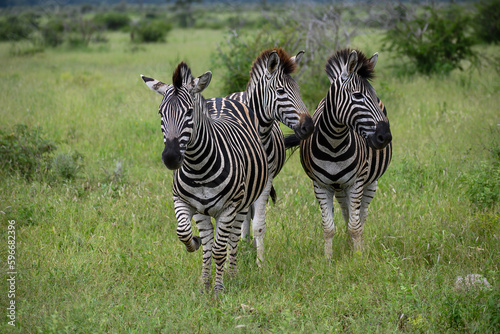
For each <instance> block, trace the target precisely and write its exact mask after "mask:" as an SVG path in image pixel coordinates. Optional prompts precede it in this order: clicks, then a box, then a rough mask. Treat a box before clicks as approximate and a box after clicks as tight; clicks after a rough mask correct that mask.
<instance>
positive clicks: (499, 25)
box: [474, 0, 500, 43]
mask: <svg viewBox="0 0 500 334" xmlns="http://www.w3.org/2000/svg"><path fill="white" fill-rule="evenodd" d="M476 7H477V14H476V16H475V18H474V24H475V29H476V34H477V37H478V38H479V39H480V40H483V41H485V42H487V43H498V42H499V41H500V0H482V1H480V2H479V3H478V4H476Z"/></svg>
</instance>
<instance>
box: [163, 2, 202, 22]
mask: <svg viewBox="0 0 500 334" xmlns="http://www.w3.org/2000/svg"><path fill="white" fill-rule="evenodd" d="M167 1H168V2H170V1H172V2H173V3H174V10H175V11H176V12H177V14H176V15H175V17H176V19H177V21H178V24H179V26H180V27H181V28H189V27H192V26H194V24H195V21H196V19H195V15H194V13H193V5H194V4H195V3H200V2H201V1H202V0H167Z"/></svg>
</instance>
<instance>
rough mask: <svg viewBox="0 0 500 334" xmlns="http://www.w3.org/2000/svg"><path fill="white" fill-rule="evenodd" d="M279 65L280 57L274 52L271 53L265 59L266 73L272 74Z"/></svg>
mask: <svg viewBox="0 0 500 334" xmlns="http://www.w3.org/2000/svg"><path fill="white" fill-rule="evenodd" d="M279 64H280V57H279V56H278V53H277V52H276V51H273V52H271V54H270V55H269V58H268V59H267V71H268V72H269V74H273V73H274V71H276V69H277V68H278V65H279Z"/></svg>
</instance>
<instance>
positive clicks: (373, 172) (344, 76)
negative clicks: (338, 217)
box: [285, 49, 392, 258]
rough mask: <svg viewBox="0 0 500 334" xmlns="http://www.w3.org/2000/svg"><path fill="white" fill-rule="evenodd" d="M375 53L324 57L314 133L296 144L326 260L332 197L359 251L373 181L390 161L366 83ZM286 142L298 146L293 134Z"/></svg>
mask: <svg viewBox="0 0 500 334" xmlns="http://www.w3.org/2000/svg"><path fill="white" fill-rule="evenodd" d="M377 57H378V54H374V55H373V56H372V57H371V58H367V57H366V56H365V55H364V54H363V53H361V52H359V51H356V50H350V49H344V50H340V51H338V52H337V53H335V54H334V55H333V56H332V57H331V58H330V59H329V60H328V62H327V64H326V73H327V75H328V78H329V79H330V89H329V90H328V93H327V95H326V97H325V98H324V99H323V100H321V102H320V103H319V105H318V107H317V108H316V111H315V112H314V115H313V119H314V125H315V130H314V132H313V134H312V135H311V137H309V138H308V139H306V140H303V141H302V142H300V159H301V162H302V166H303V167H304V170H305V172H306V173H307V175H308V176H309V177H310V178H311V179H312V180H313V185H314V192H315V195H316V199H317V200H318V202H319V205H320V208H321V213H322V220H323V222H322V227H323V233H324V238H325V255H326V256H327V257H328V258H330V257H331V256H332V238H333V235H334V233H335V225H334V222H333V197H334V196H335V198H337V201H338V202H339V204H340V207H341V210H342V215H343V217H344V220H345V221H346V223H347V229H348V231H349V234H350V236H351V238H352V241H353V243H354V247H355V249H359V248H360V247H361V246H362V234H363V229H364V223H365V220H366V216H367V213H368V205H369V204H370V202H371V200H372V199H373V196H374V195H375V191H376V188H377V180H378V179H379V178H380V177H381V176H382V174H384V172H385V171H386V169H387V167H388V165H389V163H390V161H391V155H392V143H391V141H392V135H391V132H390V128H389V121H388V119H387V114H386V111H385V107H384V106H383V104H382V103H381V102H380V101H379V100H378V98H377V96H376V92H375V89H374V88H373V87H372V86H371V85H370V83H369V81H368V80H370V79H372V78H373V76H374V67H375V64H376V62H377ZM285 142H286V146H287V148H290V147H293V146H294V145H298V144H299V140H298V139H297V138H296V137H293V136H292V137H289V138H286V140H285Z"/></svg>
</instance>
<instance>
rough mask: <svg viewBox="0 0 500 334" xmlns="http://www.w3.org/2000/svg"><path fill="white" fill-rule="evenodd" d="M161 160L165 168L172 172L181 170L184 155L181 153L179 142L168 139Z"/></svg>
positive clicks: (175, 139)
mask: <svg viewBox="0 0 500 334" xmlns="http://www.w3.org/2000/svg"><path fill="white" fill-rule="evenodd" d="M161 159H162V160H163V163H164V164H165V166H166V167H167V168H168V169H170V170H176V169H179V168H180V167H181V165H182V161H183V160H184V155H183V154H182V153H181V150H180V146H179V140H178V139H177V138H174V139H173V140H169V139H167V140H166V142H165V149H164V150H163V153H162V154H161Z"/></svg>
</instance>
